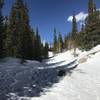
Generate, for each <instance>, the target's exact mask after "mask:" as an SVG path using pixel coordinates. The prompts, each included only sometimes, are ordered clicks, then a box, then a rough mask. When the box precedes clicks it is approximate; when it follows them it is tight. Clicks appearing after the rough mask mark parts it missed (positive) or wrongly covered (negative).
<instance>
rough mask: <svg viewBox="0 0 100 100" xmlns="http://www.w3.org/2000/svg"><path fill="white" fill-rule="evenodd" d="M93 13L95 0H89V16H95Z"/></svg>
mask: <svg viewBox="0 0 100 100" xmlns="http://www.w3.org/2000/svg"><path fill="white" fill-rule="evenodd" d="M93 11H94V3H93V0H89V2H88V14H89V16H90V15H91V14H93Z"/></svg>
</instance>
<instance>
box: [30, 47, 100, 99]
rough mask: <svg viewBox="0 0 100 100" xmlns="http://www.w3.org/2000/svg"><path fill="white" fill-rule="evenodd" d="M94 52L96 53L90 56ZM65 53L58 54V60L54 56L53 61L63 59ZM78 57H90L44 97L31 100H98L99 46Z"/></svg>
mask: <svg viewBox="0 0 100 100" xmlns="http://www.w3.org/2000/svg"><path fill="white" fill-rule="evenodd" d="M94 52H97V53H96V54H94V55H91V53H94ZM67 53H68V52H67ZM67 53H63V54H60V56H59V57H58V59H56V58H57V56H56V57H55V59H56V60H55V61H58V60H61V59H62V58H64V59H65V56H64V55H65V54H67ZM80 55H81V56H79V58H81V57H84V56H88V55H90V57H88V61H87V62H86V63H83V64H79V66H78V67H77V68H76V69H75V70H74V72H73V74H72V75H71V76H68V75H67V76H65V77H64V78H63V80H61V81H60V82H59V83H57V84H54V85H53V87H52V88H51V89H49V92H47V93H46V95H42V96H41V97H38V98H37V97H33V98H31V100H100V45H98V46H97V47H95V48H93V49H92V50H90V51H89V52H83V53H82V52H81V54H80ZM68 56H69V55H68ZM60 57H61V58H60ZM72 58H73V57H72ZM79 58H78V59H79Z"/></svg>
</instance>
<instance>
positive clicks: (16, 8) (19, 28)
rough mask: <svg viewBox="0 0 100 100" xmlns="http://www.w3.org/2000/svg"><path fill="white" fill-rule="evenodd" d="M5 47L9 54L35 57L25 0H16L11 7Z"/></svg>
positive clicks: (26, 57)
mask: <svg viewBox="0 0 100 100" xmlns="http://www.w3.org/2000/svg"><path fill="white" fill-rule="evenodd" d="M5 48H6V52H7V56H11V57H19V58H23V59H33V44H32V35H31V31H30V25H29V16H28V9H27V7H26V5H25V4H24V2H23V0H16V2H15V4H14V5H13V7H12V9H11V13H10V16H9V31H8V34H7V38H6V43H5Z"/></svg>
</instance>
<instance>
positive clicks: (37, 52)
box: [34, 28, 42, 61]
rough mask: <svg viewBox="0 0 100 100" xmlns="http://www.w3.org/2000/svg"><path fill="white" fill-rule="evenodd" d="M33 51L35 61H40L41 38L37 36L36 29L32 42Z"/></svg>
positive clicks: (37, 31)
mask: <svg viewBox="0 0 100 100" xmlns="http://www.w3.org/2000/svg"><path fill="white" fill-rule="evenodd" d="M34 51H35V55H34V56H35V60H39V61H41V60H42V50H41V38H40V35H39V30H38V28H36V36H35V41H34Z"/></svg>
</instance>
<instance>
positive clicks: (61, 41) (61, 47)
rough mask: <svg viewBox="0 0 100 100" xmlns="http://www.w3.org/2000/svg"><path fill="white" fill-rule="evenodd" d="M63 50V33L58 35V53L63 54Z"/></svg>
mask: <svg viewBox="0 0 100 100" xmlns="http://www.w3.org/2000/svg"><path fill="white" fill-rule="evenodd" d="M62 50H63V39H62V35H61V33H60V32H59V35H58V52H62Z"/></svg>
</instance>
